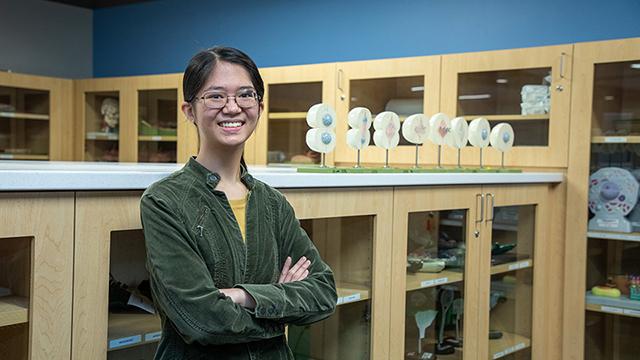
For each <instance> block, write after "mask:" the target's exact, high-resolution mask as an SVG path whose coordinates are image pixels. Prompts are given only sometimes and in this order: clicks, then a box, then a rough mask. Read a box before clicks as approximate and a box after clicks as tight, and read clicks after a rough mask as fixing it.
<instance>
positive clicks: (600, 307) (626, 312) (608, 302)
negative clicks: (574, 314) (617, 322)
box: [586, 291, 640, 318]
mask: <svg viewBox="0 0 640 360" xmlns="http://www.w3.org/2000/svg"><path fill="white" fill-rule="evenodd" d="M586 305H587V306H586V309H587V310H589V311H596V312H602V313H607V314H614V315H620V316H630V317H636V318H640V301H639V300H629V298H628V297H627V296H625V295H621V296H620V297H619V298H609V297H606V296H596V295H593V294H591V291H587V295H586Z"/></svg>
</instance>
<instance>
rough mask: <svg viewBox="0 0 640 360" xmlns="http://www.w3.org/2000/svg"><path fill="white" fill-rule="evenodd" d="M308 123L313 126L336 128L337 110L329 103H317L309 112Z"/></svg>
mask: <svg viewBox="0 0 640 360" xmlns="http://www.w3.org/2000/svg"><path fill="white" fill-rule="evenodd" d="M307 124H308V125H309V126H310V127H312V128H318V129H320V128H324V129H334V128H335V127H336V111H335V110H334V109H333V108H332V107H331V106H329V105H327V104H315V105H313V106H312V107H311V108H309V111H308V112H307Z"/></svg>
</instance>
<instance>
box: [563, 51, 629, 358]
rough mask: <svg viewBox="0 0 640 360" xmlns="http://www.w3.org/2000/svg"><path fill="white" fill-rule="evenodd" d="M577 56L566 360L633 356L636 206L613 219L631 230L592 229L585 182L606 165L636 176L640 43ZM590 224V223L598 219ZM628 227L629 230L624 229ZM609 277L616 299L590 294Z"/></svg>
mask: <svg viewBox="0 0 640 360" xmlns="http://www.w3.org/2000/svg"><path fill="white" fill-rule="evenodd" d="M574 55H575V56H574V79H575V80H574V92H573V99H572V103H571V105H572V108H571V119H572V120H571V121H572V124H573V123H575V124H581V125H580V126H572V131H571V139H570V143H571V148H570V159H571V163H570V164H569V170H568V174H567V181H568V187H567V188H568V193H567V204H568V209H570V210H569V211H568V212H567V229H566V234H567V247H566V249H567V253H571V254H573V256H571V257H569V256H568V257H567V258H566V261H565V277H566V279H567V281H566V282H565V284H566V285H565V289H566V290H565V291H566V295H565V304H564V318H565V320H564V324H565V328H564V330H565V331H564V339H563V340H564V341H563V343H564V346H563V351H564V354H563V358H566V359H590V360H591V359H593V360H599V359H632V358H634V357H637V355H633V354H637V352H638V349H639V347H638V342H637V341H636V339H635V338H636V337H635V336H633V331H631V330H630V329H632V328H637V327H638V326H640V321H639V319H638V314H639V311H640V305H639V304H640V302H639V301H635V300H630V292H629V288H628V285H629V282H630V281H629V280H628V279H626V280H625V277H626V276H627V275H632V276H634V275H635V276H637V275H640V269H639V268H638V267H637V265H636V264H638V258H639V257H638V251H637V250H634V248H637V242H638V241H639V240H640V236H639V235H640V234H638V232H639V230H640V229H639V228H638V227H637V226H635V225H634V223H635V220H634V219H635V218H636V215H635V214H637V205H636V208H634V210H633V211H632V212H631V213H630V214H628V215H626V217H625V216H624V215H623V216H622V217H621V218H622V219H621V220H620V221H618V223H619V224H622V223H624V222H625V221H626V219H628V220H629V221H631V227H630V229H629V228H628V229H623V228H622V226H621V227H618V228H616V227H615V226H613V227H609V228H604V227H603V226H600V227H599V229H598V228H593V229H589V225H588V220H589V218H588V216H587V213H586V209H587V206H588V200H589V189H590V185H591V183H590V182H588V181H587V179H588V178H589V176H590V175H591V174H592V173H594V172H596V171H598V170H599V169H601V168H604V167H616V168H622V169H626V170H629V171H631V172H632V173H634V174H635V170H637V169H638V163H639V160H640V158H639V157H638V153H640V152H639V150H640V144H639V143H640V128H638V119H640V91H639V89H640V38H634V39H624V40H614V41H599V42H590V43H580V44H576V45H575V53H574ZM612 180H613V181H612V183H614V184H617V183H621V180H620V179H618V180H616V179H612ZM615 188H618V187H617V185H615ZM615 188H614V190H615ZM623 190H624V189H623ZM624 191H625V192H626V190H624ZM603 195H604V194H603ZM609 198H610V197H609ZM602 199H603V200H605V198H604V196H603V198H602ZM600 204H601V205H602V202H600ZM574 209H585V211H573V210H574ZM595 219H596V220H594V221H593V223H594V225H595V224H598V222H599V221H598V219H602V217H600V216H598V217H597V218H595ZM623 219H624V220H623ZM611 224H612V225H613V224H614V223H611ZM629 230H631V231H632V233H628V232H624V231H629ZM587 236H588V237H589V239H587ZM609 278H610V279H611V280H614V281H615V280H616V279H617V280H618V281H617V284H616V286H617V287H618V288H619V290H620V292H621V295H620V296H619V297H616V298H611V297H603V296H597V295H594V294H592V293H591V292H590V291H589V290H591V289H592V287H593V286H596V285H604V284H605V283H607V282H608V279H609ZM585 294H586V295H585ZM585 310H586V311H585ZM576 329H584V332H583V331H582V330H580V331H576Z"/></svg>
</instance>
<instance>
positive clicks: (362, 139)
mask: <svg viewBox="0 0 640 360" xmlns="http://www.w3.org/2000/svg"><path fill="white" fill-rule="evenodd" d="M348 122H349V126H350V127H351V129H349V131H347V145H349V146H350V147H351V148H353V149H356V150H362V149H364V148H366V147H367V146H369V142H370V141H371V133H370V132H369V128H371V125H372V124H373V120H372V118H371V111H369V109H367V108H363V107H357V108H353V109H351V111H349V115H348Z"/></svg>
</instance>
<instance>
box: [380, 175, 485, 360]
mask: <svg viewBox="0 0 640 360" xmlns="http://www.w3.org/2000/svg"><path fill="white" fill-rule="evenodd" d="M394 192H395V193H394V223H393V228H394V234H393V253H392V256H393V274H392V282H391V294H392V298H391V322H390V333H391V339H390V344H391V352H390V355H391V356H390V357H389V358H390V359H422V358H423V357H422V356H425V354H426V353H430V354H431V355H433V354H436V356H437V358H438V359H441V358H442V359H449V358H451V359H465V360H466V359H476V353H477V351H478V345H479V344H478V337H477V333H478V322H477V320H476V319H477V318H478V316H479V314H478V312H479V311H480V310H481V308H480V307H479V306H478V303H479V299H478V267H479V266H480V264H479V263H478V259H479V258H478V254H479V251H480V238H479V235H480V232H479V231H480V230H481V228H482V223H481V221H480V220H481V219H480V218H477V217H479V216H480V214H481V212H480V208H481V207H482V206H484V205H483V203H482V201H481V199H482V198H481V195H480V188H479V187H455V188H451V187H429V188H420V189H416V188H411V189H407V188H396V189H395V190H394ZM476 230H477V231H478V232H476ZM463 339H464V341H462V340H463ZM424 358H429V357H424Z"/></svg>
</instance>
